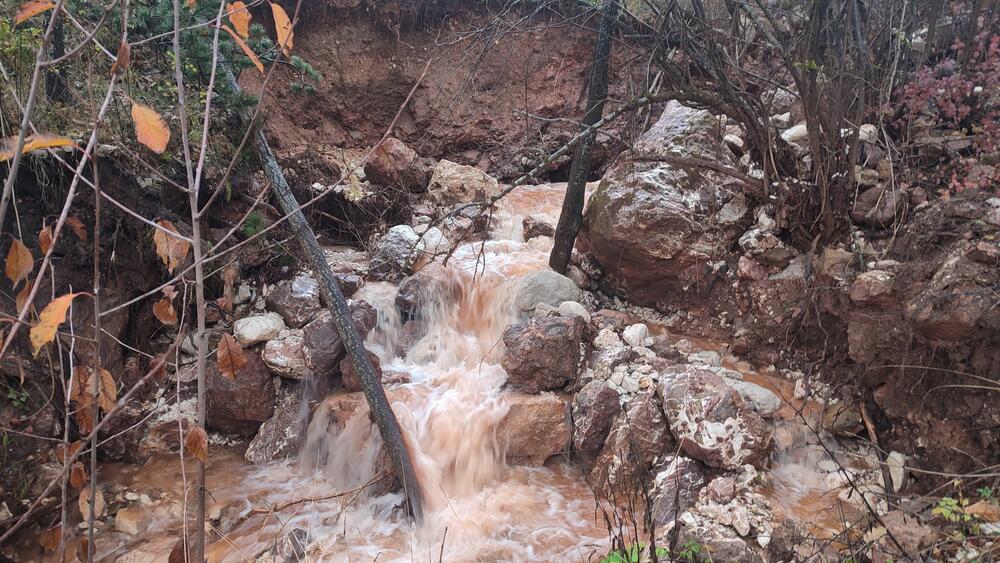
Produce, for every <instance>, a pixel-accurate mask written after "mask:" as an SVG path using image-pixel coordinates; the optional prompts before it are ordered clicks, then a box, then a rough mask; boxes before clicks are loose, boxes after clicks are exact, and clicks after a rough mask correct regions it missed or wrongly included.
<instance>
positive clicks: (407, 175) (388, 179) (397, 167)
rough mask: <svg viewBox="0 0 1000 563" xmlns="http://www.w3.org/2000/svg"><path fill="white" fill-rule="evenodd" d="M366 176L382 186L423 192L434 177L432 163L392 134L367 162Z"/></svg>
mask: <svg viewBox="0 0 1000 563" xmlns="http://www.w3.org/2000/svg"><path fill="white" fill-rule="evenodd" d="M365 178H367V179H368V180H369V181H370V182H372V183H374V184H379V185H382V186H387V187H396V188H403V189H404V190H408V191H410V192H414V193H419V192H424V191H426V190H427V182H429V181H430V179H431V164H430V163H429V162H428V160H427V159H423V158H420V156H419V155H418V154H417V153H416V151H414V150H413V149H411V148H410V147H408V146H406V145H405V144H403V142H402V141H400V140H399V139H397V138H395V137H389V138H388V139H386V140H384V141H382V144H380V145H379V146H378V149H376V150H375V153H374V154H373V155H372V158H371V159H370V160H369V161H368V162H367V163H366V164H365Z"/></svg>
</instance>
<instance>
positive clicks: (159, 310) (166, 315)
mask: <svg viewBox="0 0 1000 563" xmlns="http://www.w3.org/2000/svg"><path fill="white" fill-rule="evenodd" d="M153 316H154V317H156V318H157V320H159V321H160V322H161V323H163V324H165V325H169V326H174V325H175V324H177V311H175V310H174V302H173V301H172V300H171V299H170V298H169V297H164V298H163V299H160V300H159V301H157V302H156V303H153Z"/></svg>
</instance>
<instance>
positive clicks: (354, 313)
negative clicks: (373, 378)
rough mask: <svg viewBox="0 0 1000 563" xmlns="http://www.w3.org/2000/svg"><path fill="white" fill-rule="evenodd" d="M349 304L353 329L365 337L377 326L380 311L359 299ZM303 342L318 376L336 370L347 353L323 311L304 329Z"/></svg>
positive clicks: (311, 366)
mask: <svg viewBox="0 0 1000 563" xmlns="http://www.w3.org/2000/svg"><path fill="white" fill-rule="evenodd" d="M350 307H351V319H352V320H353V321H354V328H356V329H357V331H358V334H359V335H360V336H361V339H362V340H363V339H364V338H365V336H367V334H368V332H369V331H370V330H371V329H373V328H375V323H376V322H378V312H377V311H375V308H374V307H372V306H371V305H369V304H368V302H366V301H363V300H360V299H357V300H355V301H353V302H352V303H351V305H350ZM302 343H303V346H304V347H305V354H306V361H307V363H308V364H309V369H311V370H312V371H313V373H315V374H317V375H321V374H329V373H331V372H332V371H334V370H335V369H336V368H337V366H338V364H339V363H340V360H342V359H343V358H344V355H345V354H346V351H345V350H344V344H343V343H342V342H341V341H340V335H339V334H337V328H336V327H335V326H334V324H333V317H331V316H330V313H329V312H324V313H323V314H321V315H320V316H319V317H317V318H316V319H315V320H314V321H312V322H311V323H309V324H307V325H306V326H305V327H304V328H303V329H302Z"/></svg>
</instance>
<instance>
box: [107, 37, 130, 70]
mask: <svg viewBox="0 0 1000 563" xmlns="http://www.w3.org/2000/svg"><path fill="white" fill-rule="evenodd" d="M131 63H132V47H131V46H130V45H129V44H128V42H127V41H122V42H121V43H119V44H118V56H116V57H115V62H114V64H112V65H111V76H114V75H116V74H118V73H119V72H125V71H126V70H128V67H129V65H130V64H131Z"/></svg>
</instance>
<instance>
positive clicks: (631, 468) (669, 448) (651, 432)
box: [590, 391, 676, 490]
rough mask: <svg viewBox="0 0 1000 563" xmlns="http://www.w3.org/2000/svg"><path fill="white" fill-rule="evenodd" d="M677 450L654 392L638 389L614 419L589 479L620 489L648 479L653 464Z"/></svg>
mask: <svg viewBox="0 0 1000 563" xmlns="http://www.w3.org/2000/svg"><path fill="white" fill-rule="evenodd" d="M675 449H676V444H675V443H674V439H673V436H671V434H670V428H669V427H668V425H667V420H666V418H665V417H664V415H663V410H662V409H661V407H660V400H659V398H658V397H657V396H656V394H655V393H654V392H652V391H650V392H639V393H636V394H635V396H634V397H632V399H631V400H630V401H629V402H628V404H627V405H626V407H625V410H623V411H622V412H621V414H619V415H618V417H617V418H616V419H615V422H614V425H613V426H612V427H611V432H610V433H609V434H608V438H607V440H606V441H605V442H604V448H603V449H602V450H601V454H600V456H599V457H598V458H597V462H596V463H595V464H594V469H593V471H591V474H590V478H591V482H592V483H594V484H596V485H598V486H601V485H605V484H606V485H607V486H608V487H609V488H610V490H622V489H624V488H626V487H631V486H636V485H640V484H642V483H645V482H648V481H649V480H650V475H649V472H650V470H651V469H652V467H653V463H654V462H655V461H656V460H657V459H660V458H662V456H664V455H666V454H668V453H672V452H673V451H675Z"/></svg>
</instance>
